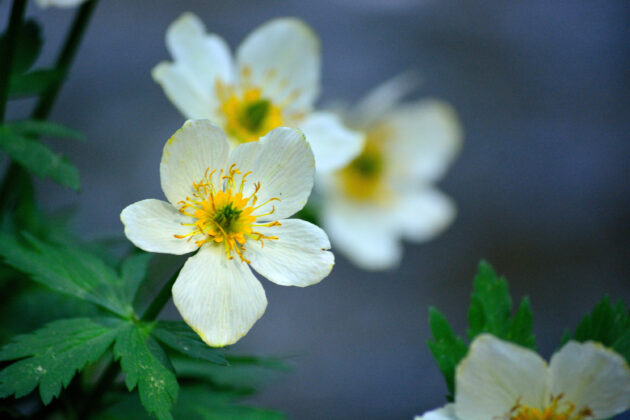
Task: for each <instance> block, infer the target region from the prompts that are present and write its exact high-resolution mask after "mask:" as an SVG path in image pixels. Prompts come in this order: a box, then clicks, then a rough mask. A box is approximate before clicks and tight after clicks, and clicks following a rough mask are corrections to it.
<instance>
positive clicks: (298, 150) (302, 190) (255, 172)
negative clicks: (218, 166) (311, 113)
mask: <svg viewBox="0 0 630 420" xmlns="http://www.w3.org/2000/svg"><path fill="white" fill-rule="evenodd" d="M232 163H235V164H236V167H238V168H239V169H240V171H241V172H242V173H245V172H247V171H251V172H252V173H251V174H250V175H248V177H247V180H248V184H247V186H246V188H245V190H244V196H248V195H250V194H251V193H252V192H253V185H254V183H255V182H260V191H259V192H258V195H257V197H258V204H259V205H260V204H262V203H264V202H266V201H267V200H270V199H272V198H278V199H279V200H280V201H277V200H274V201H272V202H269V203H268V204H267V205H265V206H263V207H261V208H260V209H258V210H257V211H256V212H255V213H254V215H261V214H265V213H268V212H270V211H271V209H272V208H275V211H274V213H273V214H271V215H269V216H267V217H265V218H262V219H261V220H280V219H284V218H287V217H289V216H291V215H292V214H294V213H295V212H297V211H299V210H300V209H301V208H302V207H304V205H305V204H306V201H307V200H308V196H309V195H310V194H311V190H312V189H313V177H314V174H315V159H314V158H313V152H312V151H311V147H310V146H309V144H308V143H307V142H306V140H305V139H304V135H302V133H301V132H300V131H299V130H295V129H291V128H286V127H280V128H276V129H274V130H272V131H270V132H269V134H267V135H266V136H265V137H263V138H262V139H260V140H259V141H255V142H251V143H245V144H241V145H239V146H238V147H236V148H235V149H234V150H232V153H230V157H229V159H228V165H230V164H232Z"/></svg>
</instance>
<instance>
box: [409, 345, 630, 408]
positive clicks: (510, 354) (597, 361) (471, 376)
mask: <svg viewBox="0 0 630 420" xmlns="http://www.w3.org/2000/svg"><path fill="white" fill-rule="evenodd" d="M455 381H456V383H455V391H456V392H455V402H454V403H453V404H448V405H446V406H445V407H443V408H440V409H438V410H434V411H431V412H428V413H425V414H424V415H423V416H422V417H420V416H418V417H416V420H492V419H496V420H586V419H605V418H609V417H613V416H615V415H617V414H619V413H622V412H624V411H626V410H627V409H628V408H630V367H628V364H627V363H626V360H625V359H624V358H623V357H622V356H620V355H619V354H617V353H615V352H614V351H612V350H609V349H607V348H605V347H603V346H602V345H600V344H597V343H594V342H586V343H578V342H575V341H570V342H568V343H567V344H566V345H565V346H564V347H562V349H560V350H559V351H558V352H557V353H556V354H554V355H553V356H552V358H551V362H550V363H549V365H547V363H546V362H545V361H544V360H543V359H542V358H541V357H540V356H539V355H538V354H536V353H535V352H533V351H531V350H529V349H526V348H523V347H520V346H517V345H515V344H512V343H508V342H506V341H502V340H499V339H498V338H496V337H493V336H491V335H488V334H484V335H481V336H479V337H477V338H476V339H475V340H474V341H473V343H472V344H471V346H470V351H469V353H468V355H467V356H466V357H465V358H464V360H462V361H461V362H460V364H459V365H458V366H457V374H456V377H455Z"/></svg>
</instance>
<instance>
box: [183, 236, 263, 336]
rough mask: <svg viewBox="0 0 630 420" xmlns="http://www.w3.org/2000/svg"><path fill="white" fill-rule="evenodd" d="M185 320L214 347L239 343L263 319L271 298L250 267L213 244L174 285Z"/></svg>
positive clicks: (193, 259)
mask: <svg viewBox="0 0 630 420" xmlns="http://www.w3.org/2000/svg"><path fill="white" fill-rule="evenodd" d="M173 302H175V306H176V307H177V309H178V310H179V313H180V314H181V315H182V318H184V321H186V323H187V324H188V325H190V327H191V328H192V329H193V330H195V332H197V334H199V336H200V337H201V339H202V340H203V341H204V342H206V343H207V344H208V345H210V346H214V347H222V346H226V345H228V344H233V343H235V342H237V341H238V340H239V339H240V338H241V337H243V336H244V335H245V334H246V333H247V332H248V331H249V329H250V328H251V327H252V326H253V325H254V323H255V322H256V321H257V320H258V319H259V318H260V317H261V316H262V314H263V313H264V312H265V308H266V307H267V298H266V297H265V291H264V290H263V288H262V286H261V285H260V282H259V281H258V280H257V279H256V277H254V275H253V274H252V272H251V270H250V269H249V266H248V265H247V264H246V263H244V262H241V261H240V259H238V257H236V258H234V259H232V260H229V259H228V258H227V256H226V254H225V250H224V248H223V246H221V244H209V245H204V246H202V247H201V249H200V250H199V252H198V253H197V254H196V255H195V256H194V257H191V258H189V259H188V261H186V264H184V267H183V268H182V271H181V272H180V274H179V277H177V280H176V281H175V284H174V285H173Z"/></svg>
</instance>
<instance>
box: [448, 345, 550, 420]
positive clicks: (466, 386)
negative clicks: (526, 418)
mask: <svg viewBox="0 0 630 420" xmlns="http://www.w3.org/2000/svg"><path fill="white" fill-rule="evenodd" d="M455 381H456V382H455V390H456V393H455V412H456V414H457V416H458V417H461V418H465V419H466V420H488V419H493V418H499V417H501V416H502V415H504V414H506V413H508V412H509V411H510V409H511V408H512V407H514V405H515V404H516V403H517V402H520V403H521V404H523V405H527V406H530V407H537V408H542V406H543V402H544V401H545V395H546V391H547V389H546V388H547V385H546V383H547V364H546V363H545V361H544V360H543V359H541V358H540V356H538V355H537V354H536V353H534V352H533V351H531V350H528V349H526V348H524V347H520V346H517V345H514V344H512V343H508V342H506V341H502V340H499V339H498V338H495V337H493V336H491V335H488V334H483V335H480V336H478V337H477V338H476V339H475V340H474V341H473V342H472V344H471V345H470V350H469V352H468V355H467V356H466V357H465V358H464V359H463V360H462V361H461V362H460V363H459V365H458V366H457V372H456V375H455Z"/></svg>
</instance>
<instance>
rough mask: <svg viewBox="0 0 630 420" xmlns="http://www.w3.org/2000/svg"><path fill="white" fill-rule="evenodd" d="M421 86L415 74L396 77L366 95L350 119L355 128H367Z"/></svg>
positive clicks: (410, 73)
mask: <svg viewBox="0 0 630 420" xmlns="http://www.w3.org/2000/svg"><path fill="white" fill-rule="evenodd" d="M419 84H420V80H419V76H418V75H417V74H415V73H413V72H407V73H403V74H400V75H398V76H395V77H393V78H391V79H389V80H387V81H386V82H384V83H382V84H380V85H379V86H377V87H376V88H374V89H373V90H371V91H370V92H369V93H368V94H367V95H365V97H364V98H363V99H361V101H359V103H358V104H357V105H356V106H355V107H354V109H352V111H351V113H350V115H349V116H348V119H349V120H350V121H351V123H352V126H353V127H367V126H369V125H370V124H372V123H374V122H376V121H378V119H379V118H381V117H382V116H383V114H385V113H387V112H389V111H390V110H391V109H392V108H393V107H394V106H395V105H397V104H398V103H399V102H400V100H401V99H402V98H403V97H404V96H406V95H408V94H410V93H411V92H412V91H413V90H414V89H416V88H417V87H418V85H419Z"/></svg>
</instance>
